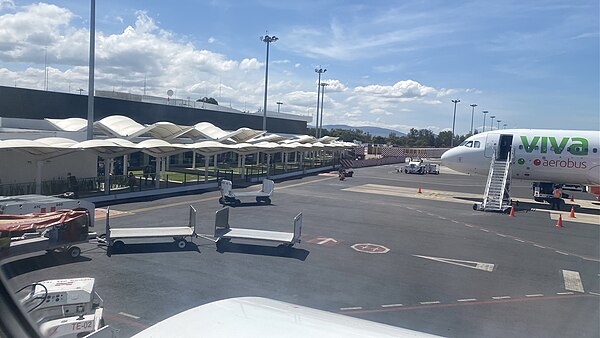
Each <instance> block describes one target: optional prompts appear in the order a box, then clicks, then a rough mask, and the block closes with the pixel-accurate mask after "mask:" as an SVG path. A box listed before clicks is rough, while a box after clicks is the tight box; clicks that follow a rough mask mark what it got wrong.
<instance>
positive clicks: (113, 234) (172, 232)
mask: <svg viewBox="0 0 600 338" xmlns="http://www.w3.org/2000/svg"><path fill="white" fill-rule="evenodd" d="M162 237H171V238H173V240H174V241H175V244H176V245H177V247H178V248H180V249H184V248H185V247H186V246H187V241H186V238H188V237H189V238H190V241H191V239H192V238H193V237H197V235H196V209H195V208H194V207H193V206H191V205H190V215H189V223H188V225H187V226H167V227H140V228H111V227H110V207H109V208H107V209H106V232H105V235H104V236H102V238H101V239H100V240H99V244H101V245H106V246H107V251H106V252H107V254H110V252H111V250H112V249H114V248H117V249H118V248H119V247H122V246H123V245H124V244H125V243H124V242H123V240H127V239H133V238H162Z"/></svg>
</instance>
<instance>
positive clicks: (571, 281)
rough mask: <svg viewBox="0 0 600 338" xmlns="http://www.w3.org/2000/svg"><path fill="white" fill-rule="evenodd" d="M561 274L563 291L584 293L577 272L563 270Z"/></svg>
mask: <svg viewBox="0 0 600 338" xmlns="http://www.w3.org/2000/svg"><path fill="white" fill-rule="evenodd" d="M562 274H563V278H564V280H565V290H569V291H577V292H585V291H584V290H583V284H582V283H581V276H579V272H577V271H571V270H563V271H562Z"/></svg>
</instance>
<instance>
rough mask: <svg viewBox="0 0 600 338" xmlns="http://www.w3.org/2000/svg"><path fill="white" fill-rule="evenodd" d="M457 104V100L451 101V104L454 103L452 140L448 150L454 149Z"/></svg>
mask: <svg viewBox="0 0 600 338" xmlns="http://www.w3.org/2000/svg"><path fill="white" fill-rule="evenodd" d="M459 102H460V100H459V99H456V100H452V103H454V117H452V139H451V140H450V148H452V147H454V125H455V122H456V104H457V103H459Z"/></svg>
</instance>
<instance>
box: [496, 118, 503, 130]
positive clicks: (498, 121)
mask: <svg viewBox="0 0 600 338" xmlns="http://www.w3.org/2000/svg"><path fill="white" fill-rule="evenodd" d="M496 122H497V123H498V130H500V122H502V120H496Z"/></svg>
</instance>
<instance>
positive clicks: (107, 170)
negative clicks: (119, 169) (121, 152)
mask: <svg viewBox="0 0 600 338" xmlns="http://www.w3.org/2000/svg"><path fill="white" fill-rule="evenodd" d="M111 162H112V158H111V159H109V158H106V157H105V158H104V195H108V194H110V164H111Z"/></svg>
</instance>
